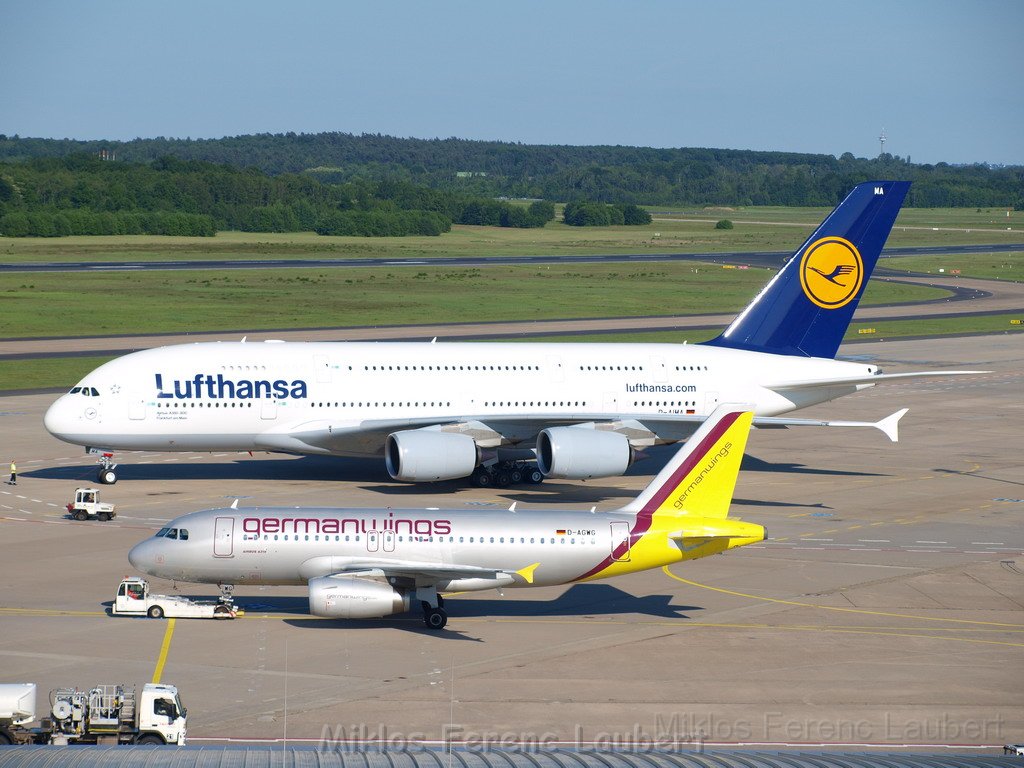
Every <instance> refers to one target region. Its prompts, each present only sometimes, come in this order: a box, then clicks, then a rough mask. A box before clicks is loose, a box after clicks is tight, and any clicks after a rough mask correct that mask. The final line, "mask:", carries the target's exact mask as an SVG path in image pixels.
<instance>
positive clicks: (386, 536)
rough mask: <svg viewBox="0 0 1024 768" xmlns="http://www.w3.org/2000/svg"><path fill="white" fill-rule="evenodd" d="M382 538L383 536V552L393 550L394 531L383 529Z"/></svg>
mask: <svg viewBox="0 0 1024 768" xmlns="http://www.w3.org/2000/svg"><path fill="white" fill-rule="evenodd" d="M382 538H383V542H382V543H383V549H384V551H385V552H394V551H395V532H394V531H384V533H383V535H382Z"/></svg>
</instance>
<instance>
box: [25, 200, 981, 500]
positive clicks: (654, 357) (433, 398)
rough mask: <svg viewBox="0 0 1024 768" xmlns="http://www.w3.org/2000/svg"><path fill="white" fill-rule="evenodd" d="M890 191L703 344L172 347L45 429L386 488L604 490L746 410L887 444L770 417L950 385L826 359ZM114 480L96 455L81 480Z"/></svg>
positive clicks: (131, 360)
mask: <svg viewBox="0 0 1024 768" xmlns="http://www.w3.org/2000/svg"><path fill="white" fill-rule="evenodd" d="M908 188H909V184H908V183H906V182H896V181H880V182H872V183H868V184H861V185H859V186H857V187H856V188H855V189H854V190H853V191H852V192H851V193H850V194H849V195H848V196H847V197H846V199H845V200H843V202H842V203H840V204H839V206H838V207H837V208H836V209H835V210H834V211H833V212H832V213H831V214H830V215H829V216H828V218H826V219H825V221H824V222H823V223H822V224H821V225H820V226H819V227H818V228H817V229H816V230H815V231H814V233H813V234H812V235H811V236H810V237H809V238H808V239H807V241H806V242H805V243H804V244H803V245H802V246H801V247H800V249H799V250H798V251H797V252H796V253H795V254H794V255H793V257H792V258H791V259H790V260H789V261H788V262H787V263H786V265H785V267H783V269H781V270H780V271H779V272H778V273H777V274H776V275H775V276H774V277H773V278H772V280H771V281H770V282H769V283H768V284H767V285H766V286H765V288H764V289H762V291H761V292H760V293H759V294H758V295H757V297H756V298H755V299H754V300H753V301H752V302H751V303H750V304H749V305H748V306H747V307H746V309H744V310H743V311H742V312H741V313H740V315H739V316H738V317H737V318H736V319H735V320H734V321H733V322H732V324H731V325H730V326H729V327H728V328H727V329H726V330H725V331H724V332H723V333H722V334H721V335H720V336H719V337H718V338H716V339H713V340H712V341H709V342H707V343H706V344H690V345H687V344H565V343H554V344H501V343H483V344H470V343H367V342H327V343H312V342H300V343H281V342H278V343H272V342H265V343H244V342H239V343H222V342H214V343H209V342H208V343H199V344H186V345H179V346H171V347H163V348H159V349H152V350H146V351H142V352H136V353H133V354H130V355H126V356H124V357H121V358H118V359H117V360H112V361H111V362H109V363H106V364H105V365H102V366H100V367H99V368H97V369H96V370H95V371H93V372H92V373H90V374H89V375H88V376H86V377H85V378H84V379H83V380H82V381H81V382H80V383H79V384H78V385H77V386H75V387H74V388H73V389H72V390H71V391H70V393H68V394H66V395H63V396H62V397H60V398H59V399H58V400H57V402H55V403H54V404H53V405H52V406H51V408H50V409H49V410H48V412H47V413H46V417H45V424H46V428H47V429H48V430H49V431H50V432H51V433H52V434H53V435H55V436H56V437H59V438H60V439H62V440H66V441H67V442H70V443H75V444H78V445H84V446H86V447H88V448H91V449H92V450H94V451H95V452H106V453H110V452H112V451H114V450H152V451H269V452H281V453H292V454H324V455H336V456H383V458H384V459H385V462H386V465H387V469H388V472H389V473H390V474H391V476H392V477H393V478H395V479H396V480H406V481H433V480H447V479H454V478H460V477H469V476H470V475H472V477H473V479H474V480H475V481H476V482H477V483H478V484H479V485H488V484H492V483H497V484H501V485H504V484H507V483H508V482H510V481H511V482H517V481H519V480H522V479H525V480H527V481H531V482H540V481H541V480H542V479H543V478H544V477H545V476H547V477H558V478H588V477H602V476H610V475H617V474H622V473H623V472H625V471H626V469H627V468H628V467H629V466H630V464H631V463H632V462H633V461H634V459H635V458H636V452H637V450H639V449H642V448H644V447H646V446H651V445H658V444H667V443H673V442H676V441H679V440H685V439H686V438H687V437H688V436H689V435H690V434H692V433H693V430H694V429H695V428H696V426H697V424H699V423H700V422H702V421H703V420H704V419H705V418H707V416H708V414H710V413H711V412H712V411H713V410H714V409H715V406H716V405H717V404H718V403H719V402H750V403H753V410H754V414H755V419H754V425H755V426H756V427H785V426H794V425H818V426H874V427H878V428H880V429H881V430H882V431H884V432H885V433H886V434H887V435H888V436H889V437H890V439H892V440H895V439H896V428H897V425H896V422H897V421H898V420H899V418H900V417H901V416H902V415H903V413H904V411H900V412H898V413H894V414H893V415H892V416H890V417H888V418H886V419H883V420H881V421H879V422H877V423H871V422H851V421H814V420H807V419H793V418H789V417H780V414H786V413H789V412H791V411H794V410H797V409H799V408H804V407H806V406H809V405H814V404H817V403H823V402H826V401H829V400H833V399H835V398H838V397H841V396H843V395H847V394H850V393H853V392H857V391H858V390H861V389H866V388H868V387H871V386H873V385H875V384H878V383H880V382H883V381H886V380H889V379H893V378H906V377H912V376H933V375H951V374H953V373H968V372H966V371H943V372H924V373H900V374H883V373H882V372H881V371H880V370H879V368H878V367H877V366H875V365H868V364H866V363H857V362H845V361H840V360H836V359H835V355H836V350H837V349H838V348H839V344H840V342H841V341H842V339H843V335H844V334H845V332H846V329H847V327H848V326H849V323H850V318H851V317H852V316H853V312H854V309H855V308H856V306H857V303H858V300H859V299H860V297H861V295H862V293H863V291H864V286H865V285H866V284H867V281H868V278H869V277H870V275H871V271H872V269H873V268H874V266H875V263H876V261H877V260H878V256H879V254H880V252H881V250H882V246H883V244H884V243H885V240H886V238H887V237H888V236H889V231H890V229H891V228H892V224H893V221H894V220H895V219H896V215H897V213H898V212H899V209H900V206H901V205H902V202H903V198H904V196H905V195H906V193H907V189H908ZM671 304H672V302H671V300H670V299H669V300H668V301H666V304H665V305H664V306H662V307H659V309H664V308H665V307H667V306H671ZM534 460H535V461H536V464H534V463H533V462H534ZM116 477H117V476H116V474H115V472H114V466H113V465H112V463H111V461H110V459H109V456H107V457H105V459H104V463H103V464H102V466H101V468H100V472H99V480H100V482H103V483H112V482H115V480H116Z"/></svg>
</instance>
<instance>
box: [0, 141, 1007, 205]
mask: <svg viewBox="0 0 1024 768" xmlns="http://www.w3.org/2000/svg"><path fill="white" fill-rule="evenodd" d="M101 151H107V152H113V153H115V154H116V157H117V159H118V160H119V161H128V162H139V163H152V162H155V161H156V160H158V158H161V157H165V156H172V157H175V158H178V159H181V160H202V161H206V162H212V163H218V164H230V165H232V166H234V167H238V168H248V167H256V168H259V169H260V170H262V171H263V172H264V173H266V174H268V175H271V176H275V177H276V176H281V175H289V174H291V175H299V174H301V175H302V176H305V177H312V178H314V179H317V180H320V181H322V182H326V183H331V184H336V183H341V184H344V183H349V182H353V181H357V180H362V181H365V180H370V181H405V182H410V183H414V184H416V185H419V186H426V187H430V188H433V189H439V190H447V191H453V192H458V193H460V194H466V195H472V196H476V197H481V198H496V197H502V196H504V197H510V198H542V199H546V200H562V201H566V202H573V201H583V200H591V201H596V202H604V203H634V204H644V205H659V204H677V205H743V206H750V205H805V206H806V205H814V206H824V205H835V204H836V203H838V202H839V201H840V200H841V199H842V198H843V196H845V195H846V193H847V192H849V190H850V189H852V188H853V187H854V186H855V185H856V184H858V183H860V182H862V181H865V180H870V179H880V178H895V179H901V180H908V181H912V182H914V184H913V186H912V187H911V190H910V196H909V198H908V201H907V204H908V205H910V206H914V207H963V206H971V207H996V206H1015V207H1018V208H1024V167H1021V166H1013V167H1002V168H992V167H989V166H988V165H987V164H985V163H977V164H974V165H965V166H954V165H949V164H946V163H938V164H935V165H929V164H915V163H912V162H911V159H910V158H909V157H906V158H901V157H898V156H894V155H890V154H883V155H881V156H879V157H877V158H871V159H868V158H858V157H854V156H853V155H852V154H851V153H848V152H847V153H845V154H843V155H842V156H840V157H834V156H832V155H818V154H799V153H789V152H755V151H746V150H730V149H694V148H668V149H655V148H647V147H624V146H549V145H526V144H518V143H513V142H497V141H469V140H464V139H456V138H448V139H403V138H396V137H392V136H383V135H379V134H362V135H356V134H348V133H316V134H301V133H300V134H296V133H284V134H256V135H251V136H233V137H225V138H221V139H174V138H164V137H158V138H153V139H141V138H140V139H134V140H132V141H126V142H116V141H75V140H71V139H60V140H58V139H33V138H19V137H16V136H15V137H8V136H2V135H0V160H5V159H7V160H25V159H28V158H35V157H62V156H66V155H69V154H73V153H76V152H86V153H91V154H96V153H99V152H101Z"/></svg>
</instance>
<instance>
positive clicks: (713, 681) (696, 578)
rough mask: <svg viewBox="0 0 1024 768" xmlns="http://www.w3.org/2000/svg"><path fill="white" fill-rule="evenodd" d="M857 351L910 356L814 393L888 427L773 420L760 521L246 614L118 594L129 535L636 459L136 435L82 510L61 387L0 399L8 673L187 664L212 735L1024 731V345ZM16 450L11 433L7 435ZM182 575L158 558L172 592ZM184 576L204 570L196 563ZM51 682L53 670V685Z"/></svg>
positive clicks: (755, 499) (469, 495)
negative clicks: (559, 581) (723, 534)
mask: <svg viewBox="0 0 1024 768" xmlns="http://www.w3.org/2000/svg"><path fill="white" fill-rule="evenodd" d="M843 351H844V352H845V353H847V354H855V355H857V356H858V358H859V359H868V360H871V361H872V362H877V363H878V364H880V365H882V366H883V367H884V368H885V369H886V370H887V371H889V372H898V371H900V370H910V369H920V368H922V367H928V368H931V367H938V368H943V367H948V368H959V369H962V368H970V369H984V370H991V371H992V373H990V374H984V375H977V376H971V377H962V378H957V379H952V380H949V381H937V380H927V381H907V382H900V383H892V384H890V385H888V386H884V387H877V388H875V389H872V390H869V391H866V392H862V393H859V394H857V395H854V396H850V397H847V398H843V399H841V400H839V401H836V402H835V403H833V404H831V405H827V406H818V407H815V408H813V409H807V410H805V411H801V412H800V415H803V416H806V417H808V418H814V417H823V416H825V415H826V414H827V415H829V416H831V417H833V418H844V419H864V420H869V419H870V420H874V419H877V418H879V417H881V416H883V415H885V414H887V413H890V412H892V411H893V410H895V409H896V408H899V407H910V408H911V411H910V413H909V414H908V415H907V416H906V417H905V418H904V420H903V421H902V423H901V442H900V443H899V444H896V445H893V444H890V443H888V442H886V441H884V438H882V437H881V436H880V435H878V434H877V433H875V432H874V431H873V430H820V429H803V430H797V429H793V430H787V431H776V430H771V431H763V432H756V431H755V432H754V434H753V435H752V436H751V440H750V446H749V451H748V456H747V458H746V460H745V462H744V471H743V472H742V473H741V476H740V482H739V486H738V488H737V494H736V500H735V503H734V514H738V515H740V516H741V517H743V518H744V519H747V520H751V521H754V522H758V523H761V524H764V525H766V526H767V528H768V532H769V536H770V538H769V540H768V541H766V542H764V543H763V544H762V545H759V546H757V547H747V548H744V549H742V550H738V551H735V552H730V553H727V554H725V555H722V556H717V557H712V558H707V559H704V560H699V561H696V562H693V563H687V564H683V565H679V566H673V567H671V568H670V569H668V570H667V571H660V570H657V571H652V572H648V573H644V574H637V575H634V576H629V577H624V578H621V579H617V580H612V581H607V582H599V583H593V584H583V585H575V586H570V587H561V588H550V589H547V588H546V589H537V590H507V591H506V592H505V594H504V596H500V595H498V594H496V593H478V594H473V595H462V596H454V597H451V598H450V599H449V601H448V607H449V612H450V615H451V620H450V623H449V625H448V629H447V630H446V631H445V632H442V633H438V634H434V633H429V632H427V631H426V630H424V629H423V627H422V623H421V622H420V620H419V618H418V616H402V617H396V618H394V619H389V620H381V621H365V622H341V621H334V620H324V619H317V618H315V617H310V616H308V615H307V614H306V612H305V611H306V604H305V596H304V591H303V590H302V589H293V588H262V589H260V588H250V589H244V590H239V591H238V594H239V597H240V599H239V602H240V603H241V604H242V605H243V606H244V607H245V608H246V615H245V616H244V617H243V618H240V619H238V620H236V621H234V622H212V621H208V622H204V621H194V620H193V621H188V620H177V621H176V624H175V626H174V629H173V632H171V631H169V629H168V627H169V624H168V623H167V622H163V621H154V620H148V619H125V618H114V617H110V616H108V615H106V606H107V605H108V604H109V601H110V600H111V599H112V597H113V592H114V589H115V587H116V585H117V583H118V581H119V580H120V579H121V578H122V577H123V576H124V575H126V574H130V573H131V572H132V570H131V568H130V566H129V564H128V562H127V559H126V553H127V550H128V548H129V547H130V546H131V545H132V544H134V543H136V542H137V541H139V540H141V539H142V538H144V537H146V536H148V535H151V534H152V533H153V532H154V531H155V530H156V529H157V528H159V527H160V525H161V523H162V522H164V521H166V520H168V519H170V518H172V517H174V516H176V515H179V514H182V513H184V512H187V511H193V510H196V509H200V508H208V507H213V506H218V505H227V504H230V503H231V501H232V500H233V499H234V498H241V499H243V501H244V503H252V504H263V505H273V504H280V505H288V504H294V505H306V504H321V503H322V504H332V505H341V504H350V505H368V506H393V507H396V506H455V507H460V508H462V507H473V508H482V509H493V510H494V513H495V515H496V516H500V515H501V514H503V512H504V510H505V509H506V508H507V507H508V505H509V504H511V503H512V502H513V501H517V502H518V504H519V507H520V508H524V507H528V508H554V507H556V505H557V506H568V507H571V508H574V509H585V508H590V506H595V505H596V506H597V507H598V509H611V508H614V507H616V506H620V505H621V504H623V503H624V502H625V501H626V500H627V499H629V498H631V497H632V496H633V495H634V494H635V493H636V492H637V490H638V489H639V488H641V487H642V486H643V485H644V484H645V483H646V482H647V480H648V479H649V477H650V475H651V474H652V473H653V472H655V471H656V470H657V469H658V467H659V466H660V462H663V461H664V460H665V459H666V457H667V453H668V451H667V450H666V449H661V450H658V451H654V452H653V456H652V458H650V459H648V460H647V461H645V462H641V463H639V464H638V465H636V466H635V467H633V468H632V469H631V471H630V473H629V474H628V475H627V476H625V477H620V478H607V479H602V480H594V481H589V482H563V481H556V482H547V483H544V484H542V485H540V486H536V487H534V486H530V487H523V488H510V489H505V490H498V489H488V490H480V489H470V488H465V487H462V486H461V485H460V484H458V483H441V484H437V485H433V486H408V485H402V484H398V483H394V482H392V481H391V480H390V479H389V478H388V477H387V474H386V473H385V471H384V469H383V466H381V464H380V463H378V462H376V461H370V460H358V461H353V460H341V459H337V460H333V459H322V458H296V457H280V456H264V455H259V454H258V455H256V456H254V457H250V456H248V455H247V454H241V455H235V454H214V455H210V454H189V453H182V454H168V453H145V454H124V455H118V456H117V459H118V461H119V462H120V463H121V466H120V467H119V474H120V477H121V478H122V479H121V480H120V481H119V482H118V484H117V485H116V486H112V487H109V488H103V494H104V497H105V500H107V501H112V502H114V503H116V504H117V505H118V517H117V518H116V519H115V520H114V521H112V522H110V523H106V524H103V523H98V522H86V523H78V522H74V521H70V520H66V519H64V516H63V505H64V504H65V503H66V502H67V501H68V500H70V498H71V496H72V495H73V492H74V489H75V487H76V486H77V485H80V484H86V483H91V482H92V480H93V472H94V464H93V459H92V458H91V457H88V456H84V455H83V454H81V453H78V451H79V450H80V449H76V448H74V447H72V446H68V445H66V444H63V443H60V442H58V441H56V440H55V439H53V438H51V437H50V436H49V435H47V434H46V433H45V431H44V430H43V429H42V426H41V420H42V414H43V412H44V411H45V409H46V407H47V406H48V405H49V403H50V401H51V400H52V396H47V395H38V394H36V395H19V396H11V397H5V398H0V434H2V435H3V447H2V448H0V450H4V451H6V452H7V453H10V454H11V457H12V458H16V459H17V460H18V464H19V467H20V470H21V474H20V477H19V482H18V485H17V486H14V487H11V486H6V485H5V486H0V535H2V537H3V542H4V543H3V545H2V547H3V550H2V552H3V573H4V581H5V587H6V588H5V590H4V596H3V598H2V599H0V603H2V605H0V627H2V631H0V679H2V680H3V681H5V682H6V681H10V682H13V681H32V682H36V683H38V684H39V687H40V691H42V692H45V691H48V690H49V689H50V688H53V687H57V686H64V685H78V686H80V687H84V686H91V685H95V684H97V683H101V682H118V681H126V682H135V683H137V684H141V683H144V682H148V681H150V680H151V679H153V678H154V677H159V678H160V679H162V680H163V681H165V682H171V683H174V684H176V685H178V686H179V687H180V688H181V690H182V695H183V697H184V700H185V703H186V705H187V706H188V708H189V722H190V725H189V729H190V737H195V738H196V739H197V740H222V739H227V738H232V739H243V740H244V739H263V740H274V739H281V738H282V737H283V735H284V733H285V730H287V735H288V740H289V741H298V742H300V743H302V742H303V741H307V742H309V743H315V742H316V741H317V740H319V739H320V738H321V736H322V734H323V733H324V730H325V728H326V729H327V730H328V731H329V732H330V733H332V734H333V733H337V732H338V729H339V728H340V729H341V730H342V732H343V733H345V734H358V733H363V734H366V735H370V736H372V735H373V734H376V733H381V732H384V733H385V735H387V736H388V737H396V736H404V737H412V736H414V735H417V734H419V735H422V737H423V738H427V739H436V738H441V737H443V736H444V735H446V734H447V735H454V736H455V737H456V738H470V739H472V738H478V739H486V738H497V737H510V738H515V739H518V740H520V741H523V740H528V739H530V738H531V737H533V736H540V735H543V734H553V736H554V738H557V739H558V740H560V741H565V742H568V743H574V742H586V741H593V740H596V739H601V738H615V737H622V738H623V739H627V738H632V739H634V740H635V738H636V736H637V734H639V735H640V736H641V737H643V736H651V737H654V736H656V735H659V734H661V735H665V734H666V733H667V734H669V735H673V734H674V735H675V736H677V737H684V738H685V737H687V736H696V735H697V734H701V735H702V737H703V739H704V741H706V742H708V743H728V744H740V745H743V744H751V743H755V742H757V743H761V744H764V743H768V744H772V745H778V744H825V745H833V746H834V745H838V744H840V743H851V742H856V743H867V742H872V743H880V744H885V745H888V746H897V745H904V744H915V745H938V744H967V745H990V746H991V745H1001V744H1003V743H1005V742H1008V741H1020V735H1021V734H1022V733H1024V533H1022V531H1024V526H1022V524H1021V523H1022V517H1024V460H1022V459H1021V455H1022V448H1024V437H1022V435H1024V400H1022V398H1021V392H1022V391H1024V348H1022V346H1021V345H1020V344H1019V340H1018V339H1015V338H1007V337H1004V336H990V337H974V338H970V339H933V340H928V341H913V342H888V343H878V342H871V343H865V344H858V345H856V347H845V348H844V350H843ZM0 458H5V459H6V458H7V455H6V454H4V455H3V456H2V457H0ZM174 588H175V586H174V585H172V584H169V583H154V589H155V590H156V591H158V592H168V591H172V590H173V589H174ZM178 588H179V589H180V591H181V592H183V593H185V594H195V595H203V594H205V595H209V594H211V592H210V590H209V588H207V587H203V586H194V585H178ZM42 695H43V699H44V700H45V693H44V694H42Z"/></svg>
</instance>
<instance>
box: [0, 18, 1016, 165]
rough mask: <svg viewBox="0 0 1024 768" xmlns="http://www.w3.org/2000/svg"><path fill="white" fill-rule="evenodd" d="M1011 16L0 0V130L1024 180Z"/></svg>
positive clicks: (41, 134)
mask: <svg viewBox="0 0 1024 768" xmlns="http://www.w3.org/2000/svg"><path fill="white" fill-rule="evenodd" d="M1022 41H1024V2H1022V1H1021V0H902V1H900V0H851V1H842V0H833V1H825V2H823V1H821V0H815V1H813V2H812V1H810V0H772V1H771V2H768V1H767V0H749V1H746V0H732V1H731V2H730V1H728V0H725V1H723V2H707V0H701V1H700V2H690V1H689V0H675V1H665V2H643V1H642V0H628V1H627V0H618V1H617V2H608V1H606V0H563V1H562V2H559V1H558V0H554V1H552V0H543V1H535V0H516V2H514V3H498V2H488V0H473V1H472V2H463V1H461V0H456V1H452V2H446V1H445V0H435V1H434V2H428V1H427V0H417V1H416V2H404V1H403V2H386V1H385V0H373V1H371V0H362V2H343V1H342V0H335V1H331V2H311V1H310V0H287V2H285V1H283V0H277V1H276V2H268V1H266V0H246V1H245V2H236V1H235V0H199V1H197V0H174V2H170V1H169V0H165V1H164V2H147V1H146V0H127V1H123V2H122V1H120V0H94V1H93V2H83V1H82V0H3V2H2V3H0V133H4V134H7V135H14V134H17V135H20V136H33V137H48V138H75V139H132V138H135V137H144V138H150V137H156V136H167V137H182V138H184V137H191V138H218V137H221V136H234V135H241V134H251V133H283V132H288V131H294V132H296V133H317V132H321V131H342V132H346V133H356V134H359V133H383V134H388V135H392V136H415V137H420V138H434V137H442V138H443V137H450V136H456V137H459V138H468V139H485V140H502V141H516V142H522V143H526V144H622V145H634V146H651V147H724V148H731V149H755V150H776V151H788V152H813V153H825V154H831V155H836V156H838V155H841V154H843V153H844V152H852V153H853V154H854V155H856V156H857V157H874V156H876V155H877V154H878V153H879V140H878V137H879V134H880V133H881V132H882V130H883V128H884V130H885V134H886V136H887V141H886V144H885V149H886V151H887V152H890V153H892V154H895V155H899V156H900V157H904V158H906V157H908V156H909V157H910V158H911V160H912V161H913V162H915V163H937V162H948V163H974V162H989V163H1006V164H1024V42H1022Z"/></svg>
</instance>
